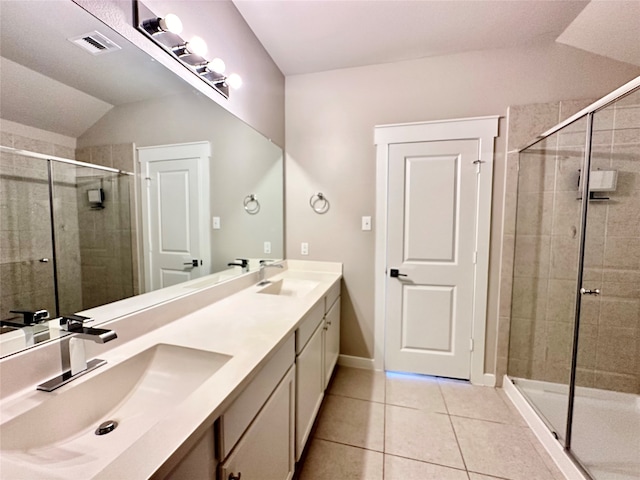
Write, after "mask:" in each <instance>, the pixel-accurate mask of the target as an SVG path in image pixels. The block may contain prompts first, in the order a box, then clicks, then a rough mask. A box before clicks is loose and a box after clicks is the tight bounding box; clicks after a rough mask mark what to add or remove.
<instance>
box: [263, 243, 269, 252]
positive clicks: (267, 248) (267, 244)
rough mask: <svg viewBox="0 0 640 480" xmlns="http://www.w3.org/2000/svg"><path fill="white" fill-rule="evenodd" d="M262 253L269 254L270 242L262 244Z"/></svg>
mask: <svg viewBox="0 0 640 480" xmlns="http://www.w3.org/2000/svg"><path fill="white" fill-rule="evenodd" d="M264 253H271V242H264Z"/></svg>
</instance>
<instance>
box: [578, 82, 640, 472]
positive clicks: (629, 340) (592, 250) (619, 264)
mask: <svg viewBox="0 0 640 480" xmlns="http://www.w3.org/2000/svg"><path fill="white" fill-rule="evenodd" d="M592 130H593V134H592V137H591V138H592V144H591V166H590V175H589V176H590V180H589V195H588V196H589V203H588V208H587V212H586V213H587V215H586V236H585V247H584V269H583V281H582V285H581V287H582V290H581V292H582V294H581V295H580V319H579V341H578V354H577V360H576V387H575V395H574V400H573V421H572V426H571V430H572V434H571V451H572V452H573V454H574V456H575V457H576V458H577V459H578V460H579V461H580V463H581V464H582V465H583V466H584V467H585V468H586V469H587V470H588V472H589V473H590V474H591V476H592V477H593V478H595V479H616V480H638V479H640V457H639V456H638V439H639V438H640V415H639V414H638V405H640V404H639V403H638V398H640V397H638V394H640V287H639V285H640V91H638V90H636V91H635V93H631V94H629V95H627V96H625V97H622V98H621V99H619V100H618V101H617V102H615V103H613V104H610V105H608V106H607V107H605V108H603V109H600V110H598V111H596V112H595V113H594V114H593V129H592Z"/></svg>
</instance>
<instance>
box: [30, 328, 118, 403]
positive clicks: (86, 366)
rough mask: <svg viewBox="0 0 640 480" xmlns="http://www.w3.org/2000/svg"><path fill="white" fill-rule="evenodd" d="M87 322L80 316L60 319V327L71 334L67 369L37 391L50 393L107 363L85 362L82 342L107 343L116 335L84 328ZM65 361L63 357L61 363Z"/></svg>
mask: <svg viewBox="0 0 640 480" xmlns="http://www.w3.org/2000/svg"><path fill="white" fill-rule="evenodd" d="M89 321H91V319H90V318H88V317H83V316H81V315H67V316H63V317H61V318H60V326H61V327H62V328H63V329H64V330H66V331H68V332H69V333H70V334H71V338H69V341H68V345H69V349H68V363H69V369H68V370H66V369H65V367H63V370H64V371H63V373H62V375H58V376H57V377H55V378H52V379H51V380H49V381H47V382H45V383H43V384H41V385H38V390H43V391H45V392H51V391H53V390H55V389H56V388H59V387H61V386H62V385H65V384H67V383H69V382H70V381H71V380H74V379H76V378H78V377H80V376H82V375H84V374H85V373H88V372H90V371H92V370H95V369H96V368H98V367H101V366H102V365H104V364H105V363H107V362H106V361H105V360H100V359H99V358H94V359H93V360H90V361H89V362H87V355H86V353H85V349H84V341H85V340H91V341H92V342H96V343H107V342H110V341H111V340H115V339H116V338H118V335H116V332H114V331H113V330H107V329H104V328H91V327H86V326H85V325H84V324H85V322H89ZM66 360H67V359H66V358H64V355H63V362H65V361H66Z"/></svg>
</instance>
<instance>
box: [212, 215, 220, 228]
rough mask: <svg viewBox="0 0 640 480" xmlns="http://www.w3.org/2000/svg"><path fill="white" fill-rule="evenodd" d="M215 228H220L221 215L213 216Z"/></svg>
mask: <svg viewBox="0 0 640 480" xmlns="http://www.w3.org/2000/svg"><path fill="white" fill-rule="evenodd" d="M213 229H214V230H220V217H213Z"/></svg>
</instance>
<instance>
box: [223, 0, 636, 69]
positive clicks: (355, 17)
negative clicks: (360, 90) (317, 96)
mask: <svg viewBox="0 0 640 480" xmlns="http://www.w3.org/2000/svg"><path fill="white" fill-rule="evenodd" d="M233 2H234V4H235V6H236V8H237V9H238V10H239V12H240V13H241V15H242V16H243V17H244V19H245V21H246V22H247V23H248V24H249V26H250V27H251V29H252V30H253V31H254V32H255V34H256V36H257V37H258V39H259V40H260V41H261V42H262V44H263V45H264V47H265V49H266V50H267V52H269V54H270V55H271V57H272V58H273V60H274V61H275V63H276V64H277V65H278V67H279V68H280V70H281V71H282V72H283V73H284V74H285V75H295V74H303V73H312V72H319V71H326V70H334V69H340V68H349V67H356V66H362V65H371V64H378V63H389V62H396V61H401V60H410V59H416V58H422V57H429V56H437V55H450V54H455V53H461V52H466V51H472V50H484V49H494V48H507V47H513V46H526V45H535V44H544V43H551V42H554V41H556V39H557V38H558V37H559V36H561V35H562V34H563V32H565V30H566V29H567V28H568V27H569V26H571V25H572V24H573V22H574V21H578V22H580V28H579V31H580V32H579V33H574V34H572V35H571V37H570V38H568V39H566V40H565V41H564V42H563V43H567V44H569V45H571V46H574V47H577V48H581V49H584V50H588V51H591V52H593V53H597V54H600V55H606V56H611V57H612V58H616V59H618V60H622V61H626V62H629V63H634V64H636V65H638V66H640V52H638V49H640V20H639V19H640V15H638V14H635V16H631V15H629V13H630V12H631V11H633V9H637V8H638V6H639V5H640V0H629V1H618V0H594V1H593V2H592V3H594V4H597V5H596V6H595V7H597V8H595V7H594V6H592V5H590V4H589V2H588V1H579V0H572V1H564V0H554V1H545V0H516V1H511V0H498V1H494V0H448V1H435V0H233ZM583 11H584V12H585V14H584V16H583ZM620 11H622V12H624V13H622V14H620V13H614V12H620ZM612 16H615V17H616V21H617V23H616V26H615V27H612V26H610V25H609V24H607V23H606V22H607V20H609V19H610V18H612ZM621 24H624V27H622V26H621ZM611 28H613V29H614V31H613V32H610V31H608V30H610V29H611ZM621 29H622V30H625V32H627V33H626V34H625V35H624V36H619V35H618V32H619V31H621ZM594 31H599V32H603V33H601V35H600V36H601V37H605V38H606V41H605V42H604V44H606V45H607V48H606V50H602V49H598V48H596V47H601V46H602V44H603V42H601V41H599V40H596V41H595V42H594V41H593V38H592V37H593V32H594ZM634 39H635V47H636V48H635V50H636V53H635V55H634V53H633V52H631V53H630V54H628V55H627V56H625V57H624V58H618V57H616V56H614V55H613V54H614V53H615V52H618V51H619V50H621V49H623V48H624V50H625V51H630V50H632V49H631V48H628V47H626V44H627V43H628V42H629V41H633V40H634ZM587 43H588V45H587ZM594 43H596V44H598V45H596V46H593V44H594Z"/></svg>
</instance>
